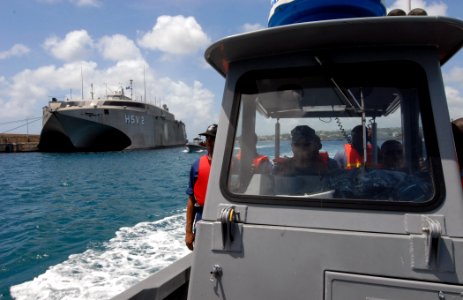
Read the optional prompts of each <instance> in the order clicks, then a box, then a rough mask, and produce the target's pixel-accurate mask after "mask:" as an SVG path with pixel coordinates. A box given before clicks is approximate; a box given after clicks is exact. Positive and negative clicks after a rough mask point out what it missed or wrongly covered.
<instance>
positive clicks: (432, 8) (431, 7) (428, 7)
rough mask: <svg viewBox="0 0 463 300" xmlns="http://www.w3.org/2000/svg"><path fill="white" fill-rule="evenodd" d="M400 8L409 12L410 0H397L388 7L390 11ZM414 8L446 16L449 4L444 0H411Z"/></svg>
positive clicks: (430, 13)
mask: <svg viewBox="0 0 463 300" xmlns="http://www.w3.org/2000/svg"><path fill="white" fill-rule="evenodd" d="M395 8H400V9H403V10H404V11H406V12H408V10H409V0H396V1H395V2H394V3H393V4H392V5H391V6H390V7H388V8H387V10H388V11H390V10H392V9H395ZM414 8H423V9H424V10H425V11H426V12H427V14H428V15H429V16H445V15H447V4H445V3H444V2H443V1H432V2H431V1H425V0H411V9H414Z"/></svg>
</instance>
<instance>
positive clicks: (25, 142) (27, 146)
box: [0, 133, 40, 152]
mask: <svg viewBox="0 0 463 300" xmlns="http://www.w3.org/2000/svg"><path fill="white" fill-rule="evenodd" d="M39 141H40V135H38V134H15V133H2V134H0V152H35V151H39V149H38V148H37V145H38V144H39Z"/></svg>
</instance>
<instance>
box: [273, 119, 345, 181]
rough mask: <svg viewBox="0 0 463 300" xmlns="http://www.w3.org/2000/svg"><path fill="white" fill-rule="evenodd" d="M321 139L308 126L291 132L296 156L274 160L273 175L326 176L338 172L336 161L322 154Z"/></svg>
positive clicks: (300, 126)
mask: <svg viewBox="0 0 463 300" xmlns="http://www.w3.org/2000/svg"><path fill="white" fill-rule="evenodd" d="M321 148H322V144H321V142H320V137H318V135H316V134H315V130H313V129H312V128H310V127H309V126H307V125H299V126H296V127H295V128H294V129H293V130H291V149H292V150H293V154H294V156H293V157H291V158H288V157H283V158H277V159H275V160H274V162H275V166H274V170H273V173H274V175H279V176H301V175H326V174H330V173H331V172H333V171H336V170H338V169H339V168H338V165H337V164H336V161H334V159H331V158H329V157H328V153H326V152H320V151H319V150H320V149H321Z"/></svg>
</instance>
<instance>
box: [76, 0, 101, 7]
mask: <svg viewBox="0 0 463 300" xmlns="http://www.w3.org/2000/svg"><path fill="white" fill-rule="evenodd" d="M70 2H71V3H72V4H74V5H77V6H93V7H99V6H100V5H101V2H100V1H99V0H70Z"/></svg>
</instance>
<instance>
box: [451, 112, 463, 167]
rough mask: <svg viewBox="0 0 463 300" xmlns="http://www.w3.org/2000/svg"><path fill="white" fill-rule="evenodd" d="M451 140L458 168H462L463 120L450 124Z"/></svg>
mask: <svg viewBox="0 0 463 300" xmlns="http://www.w3.org/2000/svg"><path fill="white" fill-rule="evenodd" d="M452 131H453V140H454V142H455V149H456V151H457V156H458V162H459V164H460V168H463V118H459V119H456V120H454V121H453V122H452Z"/></svg>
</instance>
